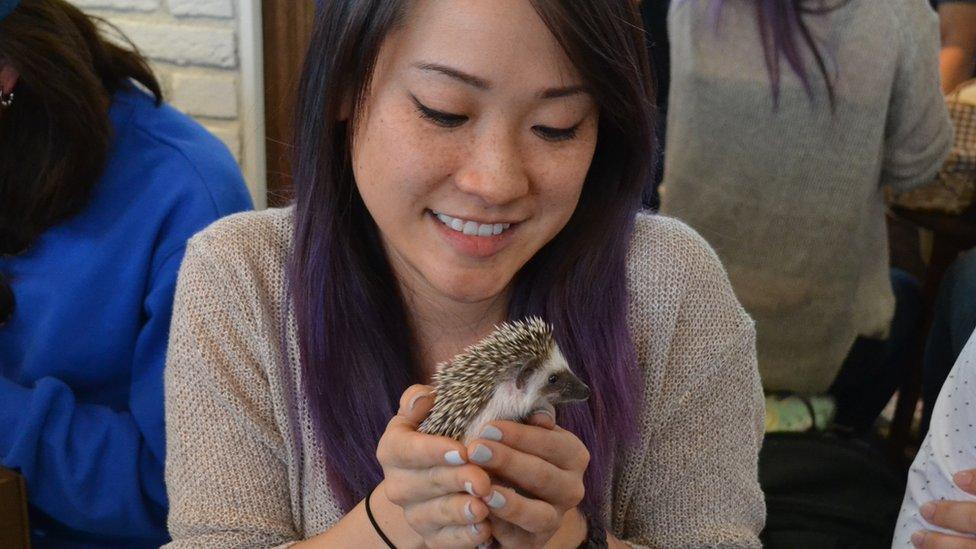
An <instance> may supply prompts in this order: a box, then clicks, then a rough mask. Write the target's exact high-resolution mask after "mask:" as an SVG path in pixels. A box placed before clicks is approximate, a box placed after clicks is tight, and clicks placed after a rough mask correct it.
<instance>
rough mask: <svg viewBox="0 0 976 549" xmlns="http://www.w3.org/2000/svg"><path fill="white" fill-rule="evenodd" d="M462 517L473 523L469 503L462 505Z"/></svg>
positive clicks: (472, 513) (472, 514)
mask: <svg viewBox="0 0 976 549" xmlns="http://www.w3.org/2000/svg"><path fill="white" fill-rule="evenodd" d="M464 516H465V518H467V519H468V522H474V511H472V510H471V502H470V501H468V503H466V504H465V505H464Z"/></svg>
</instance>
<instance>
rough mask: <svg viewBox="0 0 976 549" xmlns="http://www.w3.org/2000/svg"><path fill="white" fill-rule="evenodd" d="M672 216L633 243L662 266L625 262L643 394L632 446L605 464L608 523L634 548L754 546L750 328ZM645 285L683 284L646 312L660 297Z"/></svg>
mask: <svg viewBox="0 0 976 549" xmlns="http://www.w3.org/2000/svg"><path fill="white" fill-rule="evenodd" d="M670 224H671V225H674V226H676V227H677V229H678V230H675V229H674V228H672V229H671V230H669V231H660V232H658V233H656V234H652V235H651V236H650V237H649V238H645V239H644V240H645V241H646V242H649V243H650V244H649V245H648V247H647V249H646V250H640V251H639V252H640V253H647V254H649V255H652V256H655V257H657V259H651V260H649V263H652V262H654V261H658V262H661V263H665V264H666V266H665V267H656V268H652V267H651V266H650V265H644V266H639V267H638V268H635V269H634V270H633V271H634V275H633V276H634V277H641V276H643V277H644V280H643V281H642V282H640V283H639V284H638V287H637V288H636V289H635V291H633V292H632V294H633V295H634V297H633V298H632V299H635V300H636V305H635V309H636V311H633V312H632V316H633V317H634V318H635V320H634V321H633V324H632V326H633V329H634V331H635V340H637V344H638V348H639V349H641V350H640V351H639V355H641V356H642V363H643V366H644V370H645V378H646V379H645V395H644V407H643V410H642V412H641V416H640V436H639V442H638V445H637V447H636V448H633V449H631V450H630V451H628V452H627V453H626V456H625V458H624V459H623V460H620V462H618V470H617V471H616V472H615V475H614V477H615V485H616V489H615V490H614V491H615V493H616V494H617V495H616V496H615V502H614V508H613V515H614V516H613V521H612V522H613V524H614V525H615V526H616V529H615V531H616V532H618V534H619V537H620V538H621V539H622V540H624V541H626V542H628V543H631V544H633V545H634V546H637V547H643V546H647V547H759V546H760V543H759V533H760V532H761V531H762V528H763V525H764V523H765V516H766V515H765V502H764V499H763V494H762V490H761V488H760V486H759V478H758V460H759V448H760V446H761V445H762V439H763V426H764V401H763V396H762V386H761V384H760V381H759V372H758V367H757V364H756V345H755V330H754V327H753V323H752V320H751V319H750V318H749V317H748V315H747V314H746V313H745V311H744V310H743V309H742V307H741V305H740V304H739V302H738V301H737V300H736V298H735V295H734V293H733V292H732V288H731V285H730V284H729V281H728V278H727V276H726V274H725V271H724V269H723V268H722V266H721V263H720V262H719V260H718V258H717V257H716V256H715V254H714V252H713V251H712V250H711V248H710V247H709V246H708V244H706V243H705V242H704V240H702V239H701V237H699V236H698V235H697V234H695V233H694V232H693V231H691V230H690V229H689V228H687V227H686V226H684V225H683V224H678V223H677V222H670ZM662 233H663V234H662ZM655 248H656V249H659V250H660V251H658V252H654V251H653V250H654V249H655ZM641 271H648V272H658V273H663V274H660V275H655V276H654V277H653V278H649V277H647V276H644V275H642V274H640V273H641ZM652 286H657V287H662V286H663V287H665V288H668V291H669V292H676V293H678V294H679V295H681V297H680V298H678V299H676V300H675V302H676V307H677V308H678V310H677V312H676V313H675V314H674V316H671V314H668V315H667V316H665V317H661V316H656V314H655V313H654V312H653V311H654V310H655V309H659V308H661V307H662V305H661V303H660V302H659V299H655V298H654V296H659V295H660V291H653V290H649V288H651V287H652ZM642 294H643V295H642Z"/></svg>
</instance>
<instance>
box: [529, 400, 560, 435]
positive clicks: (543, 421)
mask: <svg viewBox="0 0 976 549" xmlns="http://www.w3.org/2000/svg"><path fill="white" fill-rule="evenodd" d="M526 423H527V424H529V425H535V426H536V427H544V428H546V429H553V428H555V427H556V409H555V408H554V407H553V405H552V404H549V403H548V402H547V403H546V404H545V405H543V406H540V407H539V408H537V409H535V410H533V411H532V413H531V414H529V419H528V420H526Z"/></svg>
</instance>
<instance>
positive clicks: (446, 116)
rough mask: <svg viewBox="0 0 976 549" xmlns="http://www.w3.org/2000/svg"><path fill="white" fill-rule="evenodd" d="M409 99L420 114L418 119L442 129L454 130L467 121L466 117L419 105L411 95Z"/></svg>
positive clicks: (417, 100) (418, 101)
mask: <svg viewBox="0 0 976 549" xmlns="http://www.w3.org/2000/svg"><path fill="white" fill-rule="evenodd" d="M410 98H411V99H413V103H414V105H416V107H417V112H418V113H419V114H420V118H423V119H424V120H429V121H431V122H433V123H434V124H436V125H438V126H441V127H442V128H456V127H458V126H460V125H461V124H464V123H465V122H467V121H468V117H467V116H464V115H461V114H451V113H447V112H441V111H435V110H434V109H432V108H430V107H428V106H426V105H424V104H423V103H421V102H420V100H419V99H417V98H416V97H414V96H412V95H411V96H410Z"/></svg>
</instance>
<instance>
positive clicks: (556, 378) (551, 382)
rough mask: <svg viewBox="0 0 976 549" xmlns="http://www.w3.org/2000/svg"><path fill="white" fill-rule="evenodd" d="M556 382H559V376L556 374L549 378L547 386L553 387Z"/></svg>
mask: <svg viewBox="0 0 976 549" xmlns="http://www.w3.org/2000/svg"><path fill="white" fill-rule="evenodd" d="M557 381H559V376H557V375H556V374H552V375H551V376H549V385H554V384H555V383H556V382H557Z"/></svg>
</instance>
